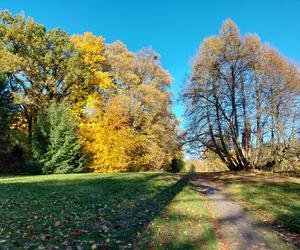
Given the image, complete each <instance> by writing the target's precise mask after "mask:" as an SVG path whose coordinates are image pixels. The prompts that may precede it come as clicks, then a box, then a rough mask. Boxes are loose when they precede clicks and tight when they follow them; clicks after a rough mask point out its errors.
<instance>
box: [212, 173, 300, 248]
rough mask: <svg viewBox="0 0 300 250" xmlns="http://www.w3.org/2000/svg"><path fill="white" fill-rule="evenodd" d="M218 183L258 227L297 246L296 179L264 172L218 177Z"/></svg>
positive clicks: (299, 203) (299, 188) (299, 194)
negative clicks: (262, 225) (290, 240)
mask: <svg viewBox="0 0 300 250" xmlns="http://www.w3.org/2000/svg"><path fill="white" fill-rule="evenodd" d="M214 181H216V182H220V183H221V182H222V183H223V184H224V185H225V186H226V189H227V191H228V192H229V193H230V194H231V195H232V197H233V198H235V199H236V200H238V201H239V202H240V203H241V204H242V205H243V206H244V207H245V209H247V210H248V211H249V212H250V213H251V214H252V215H253V216H255V217H256V219H257V220H259V221H260V222H261V223H262V224H265V225H271V226H272V228H273V229H274V230H275V231H277V232H279V233H281V234H283V235H285V236H289V238H292V239H293V241H294V243H295V244H297V245H299V247H300V179H299V178H290V177H281V176H278V175H275V174H267V173H261V174H259V173H251V174H249V173H248V174H247V173H241V174H235V175H232V174H226V173H223V174H219V175H216V176H215V177H214Z"/></svg>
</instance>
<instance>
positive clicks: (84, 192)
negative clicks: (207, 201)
mask: <svg viewBox="0 0 300 250" xmlns="http://www.w3.org/2000/svg"><path fill="white" fill-rule="evenodd" d="M82 176H83V177H82V178H75V179H72V178H68V176H66V178H65V177H64V178H62V179H60V178H57V180H51V178H46V179H45V180H43V179H42V180H41V181H39V182H29V181H28V182H25V183H21V182H20V181H22V179H19V180H15V181H16V182H15V183H9V182H5V183H1V184H0V192H1V193H2V194H3V195H1V197H0V204H1V206H0V212H1V215H2V216H1V217H0V228H3V229H4V230H3V232H2V233H1V234H0V240H4V242H5V244H6V245H7V246H8V247H25V246H29V247H33V248H34V247H36V246H41V245H42V246H44V247H49V246H61V247H63V246H72V247H83V248H84V249H85V248H89V247H90V246H91V245H92V244H95V243H96V244H98V245H97V246H98V247H99V248H100V247H105V246H106V247H108V249H109V248H112V249H119V248H120V247H121V248H131V247H132V245H133V244H134V243H135V242H136V240H137V235H138V234H139V233H141V232H143V231H144V230H146V227H147V225H148V224H149V223H150V222H151V221H152V220H153V219H154V218H155V217H157V216H158V215H159V214H160V213H161V211H162V210H163V209H164V208H165V207H166V206H167V205H168V204H169V203H170V202H171V201H172V199H173V198H174V197H175V196H176V195H177V194H178V193H180V192H181V191H182V190H183V188H184V187H185V186H186V185H187V184H188V182H189V176H183V177H181V178H179V179H178V176H177V177H176V176H171V175H165V174H132V175H130V174H119V175H106V176H104V177H101V178H100V176H101V175H99V178H98V177H97V176H96V175H86V177H85V176H84V175H82ZM12 181H13V180H12Z"/></svg>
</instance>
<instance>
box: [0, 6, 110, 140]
mask: <svg viewBox="0 0 300 250" xmlns="http://www.w3.org/2000/svg"><path fill="white" fill-rule="evenodd" d="M103 46H104V45H103V39H102V38H97V37H94V36H93V35H92V34H91V33H86V34H85V35H84V36H82V37H81V36H73V37H72V38H71V41H70V38H69V36H68V34H67V33H66V32H64V31H62V30H60V29H53V30H46V28H45V27H44V26H42V25H40V24H37V23H36V22H34V21H33V20H32V19H31V18H27V19H26V18H25V17H24V15H16V16H12V15H11V14H10V13H9V12H7V11H3V12H1V13H0V50H1V54H0V62H1V63H2V62H9V66H7V65H3V67H2V68H3V70H5V72H6V73H7V75H8V77H9V83H10V85H11V88H12V90H13V91H14V93H15V97H16V101H17V102H18V103H19V104H20V105H21V108H22V111H23V115H24V119H25V120H26V122H27V130H28V137H29V141H31V139H32V134H33V130H34V124H35V122H36V119H37V114H38V112H39V111H40V110H42V109H46V108H47V107H48V106H49V105H50V104H51V103H52V102H57V103H59V102H61V101H63V100H65V101H66V103H69V104H70V105H73V106H74V110H77V112H79V111H78V110H82V106H83V105H84V100H86V98H87V96H88V95H89V94H90V93H91V92H93V91H94V90H95V88H96V87H97V88H98V90H100V89H101V88H106V86H108V85H109V84H110V80H109V77H108V76H107V74H106V73H102V72H101V69H102V68H103V66H102V64H104V63H105V58H104V57H103V48H104V47H103ZM3 64H4V63H3Z"/></svg>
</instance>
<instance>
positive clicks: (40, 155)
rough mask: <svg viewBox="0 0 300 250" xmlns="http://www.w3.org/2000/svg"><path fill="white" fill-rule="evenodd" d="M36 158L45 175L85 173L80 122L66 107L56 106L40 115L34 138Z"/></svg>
mask: <svg viewBox="0 0 300 250" xmlns="http://www.w3.org/2000/svg"><path fill="white" fill-rule="evenodd" d="M33 155H34V157H35V158H36V159H37V160H38V161H39V162H40V163H41V164H42V172H43V173H45V174H52V173H75V172H82V171H83V170H84V159H85V158H84V156H83V154H82V152H81V143H80V140H79V136H78V131H77V125H76V120H75V118H74V116H73V115H72V114H71V113H70V112H68V111H67V110H66V108H65V107H64V105H58V104H52V105H51V106H50V107H49V108H48V109H47V110H46V114H45V115H44V114H40V115H39V117H38V120H37V124H36V129H35V134H34V138H33Z"/></svg>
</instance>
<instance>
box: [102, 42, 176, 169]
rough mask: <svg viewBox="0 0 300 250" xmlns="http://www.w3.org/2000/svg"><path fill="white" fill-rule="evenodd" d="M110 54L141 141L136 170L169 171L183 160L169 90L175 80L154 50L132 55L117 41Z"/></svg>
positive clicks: (115, 79) (120, 91)
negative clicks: (170, 166)
mask: <svg viewBox="0 0 300 250" xmlns="http://www.w3.org/2000/svg"><path fill="white" fill-rule="evenodd" d="M106 55H107V60H108V62H109V65H110V72H111V74H112V78H113V82H114V83H115V84H116V85H117V86H119V88H118V90H117V95H119V96H123V98H122V99H123V101H124V104H123V106H124V107H126V110H127V114H128V116H129V124H130V127H131V128H133V129H134V132H135V134H136V136H137V138H138V140H137V142H136V147H135V150H134V151H131V156H132V158H133V165H132V168H133V169H136V168H142V169H144V170H147V169H161V168H167V167H168V165H169V164H170V163H171V161H172V159H173V158H176V157H178V158H181V157H182V156H181V144H180V139H179V131H178V128H177V125H178V121H177V119H176V117H175V116H174V114H172V111H171V96H170V93H169V92H168V91H167V87H168V86H170V85H171V83H172V78H171V77H170V75H169V73H168V72H167V71H166V70H165V69H164V68H163V67H162V66H161V65H160V62H159V54H157V53H156V52H155V51H153V50H152V49H143V50H141V51H138V52H137V53H132V52H130V51H128V49H127V48H126V46H125V45H124V44H122V43H121V42H119V41H117V42H115V43H113V44H110V45H108V49H107V52H106ZM122 62H123V63H122Z"/></svg>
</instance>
